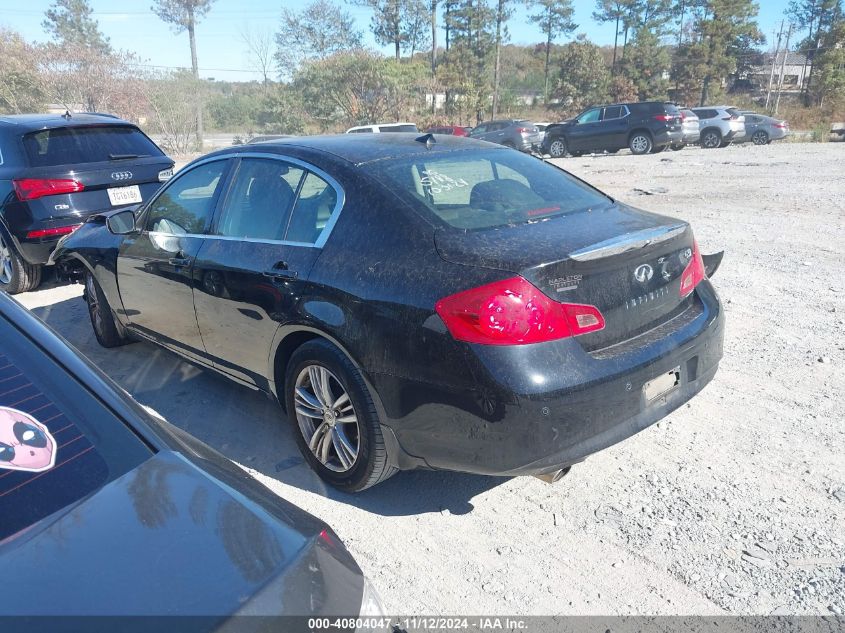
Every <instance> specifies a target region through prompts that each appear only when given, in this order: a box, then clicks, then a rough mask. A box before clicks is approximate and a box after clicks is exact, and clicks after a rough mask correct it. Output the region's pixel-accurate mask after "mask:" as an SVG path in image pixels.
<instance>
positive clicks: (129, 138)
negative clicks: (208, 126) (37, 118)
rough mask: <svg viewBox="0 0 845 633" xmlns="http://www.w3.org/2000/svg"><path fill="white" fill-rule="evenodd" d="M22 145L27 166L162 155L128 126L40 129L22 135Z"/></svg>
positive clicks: (136, 130) (142, 135)
mask: <svg viewBox="0 0 845 633" xmlns="http://www.w3.org/2000/svg"><path fill="white" fill-rule="evenodd" d="M23 146H24V151H25V153H26V157H27V160H28V161H29V166H30V167H52V166H53V165H71V164H80V163H98V162H105V161H109V160H119V159H122V158H137V157H142V156H163V155H164V154H163V153H162V151H161V150H160V149H159V148H158V146H157V145H156V144H155V143H153V142H152V141H151V140H150V139H148V138H147V137H146V136H144V134H143V133H141V131H140V130H139V129H138V128H135V127H132V126H128V125H92V126H86V127H82V126H80V127H66V128H55V129H51V130H40V131H38V132H31V133H29V134H26V135H24V137H23Z"/></svg>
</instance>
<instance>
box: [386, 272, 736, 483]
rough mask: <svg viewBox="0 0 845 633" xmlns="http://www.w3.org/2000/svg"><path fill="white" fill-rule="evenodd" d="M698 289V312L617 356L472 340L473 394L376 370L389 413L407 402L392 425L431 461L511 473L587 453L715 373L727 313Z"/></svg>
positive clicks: (408, 450)
mask: <svg viewBox="0 0 845 633" xmlns="http://www.w3.org/2000/svg"><path fill="white" fill-rule="evenodd" d="M696 292H697V293H698V294H699V297H700V299H701V305H700V309H699V311H698V312H697V313H696V314H697V316H695V318H690V319H687V320H685V321H684V320H682V325H681V326H679V327H678V329H677V330H675V331H672V332H671V333H669V334H667V335H666V336H665V337H661V338H659V339H658V340H656V341H655V340H651V341H646V340H643V342H642V345H637V344H636V339H634V340H633V342H634V343H635V344H634V345H628V344H626V345H625V349H623V350H621V351H620V353H618V354H616V353H613V354H610V355H608V354H604V355H602V354H590V353H587V352H585V351H584V350H583V348H582V347H581V346H580V344H579V343H578V342H577V341H573V340H571V339H569V340H568V342H567V343H566V345H565V346H564V345H561V344H560V343H559V344H557V345H555V344H541V345H533V346H531V345H528V346H520V347H519V348H495V347H494V346H473V347H472V349H473V351H474V352H475V357H476V359H477V361H479V362H478V365H476V366H471V367H470V369H469V371H471V372H472V374H473V375H475V376H476V377H477V378H476V381H477V388H476V389H475V390H473V391H474V392H471V393H455V391H454V390H452V391H447V390H445V389H442V390H440V391H439V392H438V391H437V390H435V389H433V388H432V386H431V385H422V384H420V383H414V382H412V381H409V380H406V379H401V378H397V377H395V376H391V377H387V376H375V377H374V378H375V380H374V385H375V387H376V390H377V391H378V392H379V395H380V397H381V400H382V402H383V403H384V404H385V405H386V406H385V409H386V411H387V412H388V418H391V417H392V416H391V413H390V412H391V411H393V412H394V413H395V412H397V409H405V411H404V413H405V414H404V415H402V416H401V417H398V418H393V419H388V420H387V424H388V426H390V427H391V429H392V430H393V432H394V434H395V437H396V439H397V442H398V444H399V446H400V447H401V449H402V451H403V452H404V453H405V454H408V455H410V456H414V457H417V458H419V459H421V460H422V463H424V464H425V465H427V466H429V467H431V468H437V469H445V470H456V471H465V472H472V473H479V474H488V475H503V476H513V475H531V474H542V473H547V472H552V471H555V470H557V469H559V468H563V467H565V466H568V465H571V464H574V463H577V462H579V461H582V460H583V459H584V458H586V457H587V456H589V455H591V454H593V453H595V452H597V451H600V450H602V449H604V448H607V447H608V446H611V445H613V444H616V443H618V442H620V441H622V440H624V439H626V438H628V437H630V436H632V435H634V434H636V433H638V432H639V431H641V430H643V429H644V428H646V427H648V426H650V425H651V424H653V423H655V422H657V421H658V420H660V419H661V418H663V417H664V416H666V415H667V414H669V413H670V412H671V411H673V410H675V409H676V408H678V407H679V406H681V405H682V404H684V403H685V402H687V401H688V400H690V398H692V397H693V396H694V395H695V394H697V393H698V392H699V391H701V390H702V389H703V388H704V387H705V385H707V383H709V382H710V380H711V379H712V378H713V376H714V375H715V373H716V371H717V368H718V364H719V361H720V360H721V357H722V342H723V337H724V315H723V313H722V309H721V305H720V303H719V301H718V298H717V296H716V294H715V291H714V290H713V288H712V286H711V285H710V283H709V282H707V281H705V282H702V284H700V285H699V289H698V290H697V291H696ZM643 336H644V337H645V339H648V335H643ZM652 338H653V337H652ZM564 347H565V349H564ZM676 369H677V371H678V372H679V374H680V381H679V384H678V385H677V386H676V387H675V388H674V389H673V390H672V391H670V392H668V393H667V394H665V395H664V396H661V397H657V398H655V399H653V400H651V401H647V400H646V397H645V395H644V392H643V387H644V385H645V384H646V383H648V382H649V381H652V380H654V379H655V378H657V377H659V376H662V375H664V374H667V373H668V372H670V371H672V370H676ZM387 394H391V395H390V396H387ZM386 396H387V397H386ZM394 398H398V401H392V399H394ZM403 405H404V406H403Z"/></svg>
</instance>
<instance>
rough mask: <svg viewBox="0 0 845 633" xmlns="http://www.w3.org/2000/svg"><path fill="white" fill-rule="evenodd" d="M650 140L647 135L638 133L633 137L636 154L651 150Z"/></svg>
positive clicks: (633, 148) (632, 141) (633, 147)
mask: <svg viewBox="0 0 845 633" xmlns="http://www.w3.org/2000/svg"><path fill="white" fill-rule="evenodd" d="M650 144H651V143H650V141H649V140H648V137H647V136H644V135H642V134H638V135H637V136H635V137H634V138H632V139H631V150H632V151H633V152H634V153H636V154H645V153H646V152H648V151H649V149H650V147H649V145H650Z"/></svg>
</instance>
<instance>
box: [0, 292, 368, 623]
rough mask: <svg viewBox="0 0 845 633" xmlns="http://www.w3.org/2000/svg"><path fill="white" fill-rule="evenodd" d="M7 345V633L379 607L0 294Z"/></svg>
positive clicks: (1, 517)
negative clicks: (23, 622) (44, 623)
mask: <svg viewBox="0 0 845 633" xmlns="http://www.w3.org/2000/svg"><path fill="white" fill-rule="evenodd" d="M0 340H2V341H3V344H2V348H0V564H2V566H3V568H6V569H14V570H15V582H13V583H6V586H5V587H4V588H3V591H0V613H2V614H3V620H4V628H5V627H6V626H8V625H11V630H13V631H14V630H23V629H16V622H15V620H14V619H12V618H15V617H21V618H24V617H32V616H72V615H85V616H98V615H117V616H130V615H131V616H143V615H151V616H152V615H155V616H189V615H190V616H205V617H206V618H208V622H207V624H205V625H204V624H203V623H202V621H200V620H199V619H196V620H195V621H194V622H193V623H192V624H191V626H189V627H188V628H189V630H192V631H197V630H203V629H204V628H205V626H207V628H208V630H217V626H218V625H219V624H220V620H221V618H228V617H229V616H235V615H238V614H239V613H245V614H250V615H265V616H283V615H298V616H312V615H333V616H337V615H347V616H353V617H354V616H357V615H359V614H360V613H361V612H362V610H364V611H367V612H371V611H373V610H374V609H375V610H378V608H379V607H378V606H377V605H378V601H377V598H376V597H375V594H374V592H373V591H372V589H371V587H369V585H368V583H367V582H366V580H365V579H364V577H363V575H362V574H361V570H360V569H359V568H358V565H357V564H356V563H355V560H354V559H353V558H352V556H351V554H350V553H349V552H348V551H347V550H346V548H345V547H344V546H343V544H342V543H341V542H340V540H339V539H338V538H337V536H336V535H335V534H334V533H333V532H332V531H331V529H330V528H329V527H328V526H326V525H325V524H324V523H323V522H321V521H320V520H319V519H317V518H315V517H313V516H311V515H309V514H307V513H306V512H305V511H303V510H301V509H299V508H298V507H296V506H294V505H292V504H290V503H288V502H287V501H285V500H284V499H282V498H281V497H279V496H277V495H276V494H274V493H273V492H271V491H270V490H269V489H267V488H266V487H264V486H263V485H262V484H260V483H259V482H258V481H257V480H255V479H254V478H252V477H251V476H249V475H248V474H246V473H245V472H244V471H243V470H241V469H240V468H239V467H237V466H236V465H234V464H233V463H232V462H230V461H229V460H228V459H226V458H225V457H223V456H222V455H220V454H219V453H217V452H216V451H214V450H212V449H211V448H209V447H208V446H206V445H205V444H203V443H202V442H200V441H199V440H197V439H196V438H194V437H192V436H191V435H189V434H187V433H185V432H184V431H182V430H180V429H177V428H176V427H173V426H171V425H169V424H168V423H166V422H165V421H164V420H162V419H160V418H158V417H156V416H154V415H151V414H150V413H149V412H148V411H147V410H145V409H144V408H143V407H141V406H140V405H139V404H138V403H137V402H135V401H134V400H133V399H132V398H130V397H129V396H128V395H127V394H126V392H124V391H123V390H121V389H120V388H119V387H118V386H117V385H115V384H114V383H113V382H111V380H110V379H109V378H108V377H106V376H105V375H104V374H103V373H102V372H101V371H99V370H98V369H96V368H95V367H94V366H93V365H92V364H91V363H89V362H88V361H87V360H85V359H84V358H81V357H80V356H78V355H77V354H76V353H75V352H74V351H73V350H71V349H70V348H69V347H68V346H67V345H66V344H65V343H64V342H63V341H62V340H61V339H59V337H58V336H56V335H55V334H54V333H53V332H52V330H50V329H49V328H48V327H47V326H46V325H45V324H44V323H42V322H41V321H39V320H38V319H37V318H35V317H34V316H33V315H32V314H30V313H29V312H28V311H27V310H25V309H24V308H23V307H21V306H20V305H19V304H17V303H16V302H15V301H14V300H13V299H12V298H11V297H8V296H6V295H5V294H4V293H0ZM244 423H245V424H248V423H249V420H244ZM81 579H84V582H82V581H81ZM35 588H37V593H38V599H37V600H33V599H32V596H33V590H34V589H35ZM29 626H30V627H31V626H32V625H31V622H30V624H29ZM48 628H50V627H48ZM60 628H62V627H60ZM84 628H85V629H86V630H88V631H91V630H97V631H113V630H120V629H121V628H122V627H121V626H120V625H119V624H117V625H116V624H115V623H114V622H113V621H112V622H111V623H108V622H106V621H103V622H102V624H99V623H97V622H95V621H93V620H88V621H87V622H86V624H85V625H84ZM234 628H235V629H237V627H234ZM282 628H283V629H294V630H306V627H305V626H302V627H301V629H300V627H298V626H293V625H291V624H290V623H287V622H286V623H285V625H283V626H282Z"/></svg>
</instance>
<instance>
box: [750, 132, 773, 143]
mask: <svg viewBox="0 0 845 633" xmlns="http://www.w3.org/2000/svg"><path fill="white" fill-rule="evenodd" d="M751 140H752V141H754V144H755V145H765V144H766V143H767V142H768V140H769V135H768V134H766V133H765V132H763V131H762V130H761V131H759V132H754V136H752V137H751Z"/></svg>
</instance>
